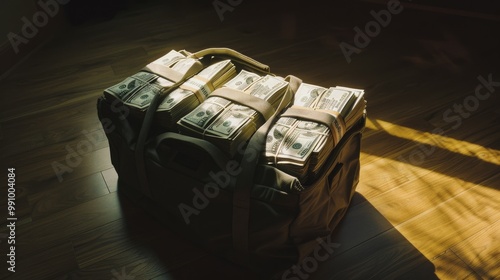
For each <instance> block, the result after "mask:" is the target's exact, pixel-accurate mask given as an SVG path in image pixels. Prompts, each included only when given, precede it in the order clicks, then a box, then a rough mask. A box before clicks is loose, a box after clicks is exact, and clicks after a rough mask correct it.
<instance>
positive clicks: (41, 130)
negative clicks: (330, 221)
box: [0, 0, 500, 280]
mask: <svg viewBox="0 0 500 280" xmlns="http://www.w3.org/2000/svg"><path fill="white" fill-rule="evenodd" d="M212 2H213V1H157V0H149V1H146V0H142V1H139V0H135V1H130V5H129V7H128V8H127V9H124V10H121V11H120V12H119V13H117V14H116V16H115V17H114V18H112V19H110V20H105V21H103V20H100V21H99V20H97V21H89V22H87V23H85V24H81V25H77V26H71V27H69V28H68V29H67V30H66V31H65V32H64V33H63V34H61V35H60V36H57V37H55V38H53V40H51V41H50V42H48V43H46V44H44V45H43V46H40V48H39V50H38V51H37V52H36V53H34V54H32V55H30V56H29V59H27V60H26V61H25V62H23V63H22V64H21V65H19V66H18V67H16V68H15V69H13V70H12V71H11V72H10V73H9V75H8V76H5V77H3V79H2V80H1V81H0V144H1V145H0V154H1V162H0V163H1V167H2V170H5V169H6V168H8V167H15V168H16V216H17V217H18V221H17V224H16V238H17V239H16V245H17V252H16V254H17V260H18V271H19V272H18V273H16V274H15V275H12V274H9V273H7V270H6V262H5V261H4V257H5V252H7V250H8V244H7V242H5V237H6V236H7V235H6V234H7V228H6V227H5V224H6V223H7V222H6V215H7V214H6V213H5V211H4V210H2V211H1V213H2V214H0V224H2V228H1V229H0V253H1V255H3V256H4V257H2V258H1V260H2V265H1V266H0V278H1V279H4V278H6V279H37V280H38V279H61V280H62V279H72V280H73V279H106V280H109V279H155V280H159V279H176V280H177V279H187V280H190V279H209V280H210V279H218V280H219V279H262V277H259V276H258V275H254V274H253V273H252V272H250V271H246V270H245V269H243V268H241V267H238V266H235V265H233V264H231V263H229V262H227V261H225V260H222V259H219V258H217V257H215V256H212V255H211V254H209V253H207V252H206V251H205V250H203V249H202V248H198V247H197V246H195V245H194V244H192V243H191V242H190V241H189V240H187V239H186V238H184V237H183V236H179V235H178V234H176V233H175V231H174V230H172V229H169V228H167V227H165V226H164V225H162V224H160V223H159V222H158V221H157V220H155V219H153V218H152V217H150V216H149V215H148V214H147V213H146V212H145V211H144V210H143V209H141V208H139V207H137V206H136V205H134V204H133V203H132V202H131V201H129V200H127V199H124V198H123V197H121V195H120V193H119V192H117V181H118V176H117V174H116V172H115V170H114V168H113V166H112V164H111V160H110V156H109V155H110V154H109V153H110V151H109V147H108V142H107V139H106V137H105V135H104V132H103V129H102V127H101V124H100V122H99V120H98V118H97V112H96V99H97V98H98V97H99V96H100V95H101V94H102V91H103V89H105V88H106V87H108V86H111V85H113V84H115V83H117V82H119V81H121V80H123V79H124V78H125V77H127V76H129V75H131V74H134V73H135V72H137V71H139V70H140V69H141V68H142V67H143V66H144V65H145V64H147V63H148V62H150V61H152V60H154V59H156V58H158V57H160V56H161V55H163V54H165V53H166V52H168V51H169V50H170V49H178V50H179V49H186V50H189V51H197V50H200V49H203V48H207V47H219V46H220V47H229V48H233V49H236V50H238V51H240V52H242V53H244V54H246V55H249V56H251V57H253V58H255V59H257V60H259V61H261V62H263V63H265V64H268V65H270V66H271V70H272V72H273V73H276V74H277V75H282V76H285V75H288V74H293V75H296V76H298V77H300V78H301V79H303V81H304V82H307V83H313V84H318V85H321V86H325V87H329V86H335V85H343V86H351V87H357V88H364V89H365V90H366V99H367V100H368V118H369V120H368V125H367V128H366V129H365V131H364V135H363V141H362V149H361V171H360V174H361V177H360V183H359V185H358V188H357V191H358V193H357V194H356V195H355V196H354V198H353V201H352V203H351V207H350V208H349V211H348V212H347V214H346V217H345V219H344V220H343V222H342V223H341V224H340V226H339V227H338V228H337V229H336V231H335V232H334V234H333V235H332V240H333V242H336V243H338V244H340V246H339V247H338V248H336V250H335V252H334V253H332V254H331V256H330V257H329V258H328V260H326V261H325V262H322V263H320V264H319V265H318V267H317V269H315V271H313V272H311V273H310V274H309V275H310V276H311V279H313V278H314V279H320V280H322V279H435V278H436V277H438V278H440V279H498V278H499V277H500V271H499V270H498V268H497V262H498V261H497V260H498V257H499V252H500V243H499V242H498V237H497V235H498V231H499V225H500V224H499V220H500V214H499V213H500V200H499V197H500V184H499V182H500V177H499V175H498V174H499V171H500V165H499V160H500V159H499V155H500V133H499V131H500V109H499V108H500V106H499V105H500V94H499V93H500V88H499V87H490V93H489V95H488V96H487V97H486V98H483V100H479V99H477V102H476V101H475V99H474V96H475V90H476V88H477V86H478V85H481V82H480V79H479V77H483V78H484V79H492V80H493V81H494V82H497V81H500V72H499V68H498V65H500V54H499V52H498V49H500V40H499V39H498V34H499V33H500V32H499V31H500V23H498V22H496V21H488V20H487V19H480V18H467V20H464V18H463V17H461V16H456V15H445V14H440V13H439V11H437V12H436V11H435V10H433V11H432V12H426V11H424V10H415V9H410V8H408V9H405V10H403V12H401V13H400V14H398V15H392V19H391V23H390V24H389V25H388V26H387V27H384V28H381V29H380V32H379V34H378V35H377V36H375V37H374V38H371V40H370V42H369V44H367V46H366V47H362V48H361V47H360V48H359V52H356V53H353V54H351V57H350V58H351V60H352V61H351V62H350V63H349V62H347V61H346V58H345V55H344V54H343V52H342V49H341V48H340V44H341V43H342V42H346V43H349V44H354V43H353V42H354V37H355V35H356V32H355V30H354V29H353V28H354V27H356V26H357V27H360V28H361V29H364V27H365V25H366V23H368V22H369V21H371V20H373V16H372V15H371V14H370V11H371V10H374V11H379V10H380V9H382V8H383V6H381V5H378V4H373V3H369V2H370V1H349V2H348V3H347V2H345V3H344V2H338V1H337V2H335V3H331V2H328V1H319V0H318V1H312V2H311V1H309V2H307V3H305V2H301V1H267V2H261V1H243V2H242V3H241V5H238V6H236V7H235V8H234V10H232V11H226V12H225V13H224V20H223V21H220V19H219V16H218V15H217V12H216V10H215V9H214V7H213V5H212ZM402 3H403V2H402ZM403 5H404V3H403ZM33 43H34V44H36V41H35V40H34V41H33ZM0 68H1V67H0ZM488 77H491V78H488ZM485 90H486V88H483V91H481V92H482V93H483V94H487V93H488V91H485ZM457 106H462V109H463V108H465V109H466V110H467V111H464V112H463V113H462V114H460V113H458V112H454V110H457V108H458V107H457ZM467 108H469V109H470V108H472V109H470V110H468V109H467ZM450 110H451V113H450ZM447 112H448V113H447ZM446 114H448V118H447V117H446V116H445V115H446ZM449 117H454V118H453V119H450V118H449ZM436 131H440V132H441V133H440V134H441V136H442V137H440V136H436ZM422 155H423V157H422ZM55 163H58V164H61V165H64V166H66V167H68V168H69V170H66V171H68V172H64V173H61V174H59V175H60V176H58V175H57V169H56V170H55V169H54V164H55ZM1 176H2V177H1V178H2V180H3V179H4V178H5V177H4V175H1ZM6 195H7V189H6V188H0V197H1V198H5V197H6ZM6 207H7V201H6V199H1V200H0V209H6ZM278 276H279V277H281V275H278ZM292 276H293V275H292ZM295 276H297V275H295ZM291 279H293V278H291ZM299 279H300V277H299Z"/></svg>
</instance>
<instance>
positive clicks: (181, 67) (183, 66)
mask: <svg viewBox="0 0 500 280" xmlns="http://www.w3.org/2000/svg"><path fill="white" fill-rule="evenodd" d="M196 62H197V60H196V59H193V58H183V59H180V60H179V61H177V63H175V64H174V66H172V67H171V68H172V69H173V70H175V71H177V72H180V73H182V74H186V73H187V71H189V70H190V69H191V67H192V66H193V64H195V63H196Z"/></svg>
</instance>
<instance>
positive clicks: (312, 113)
mask: <svg viewBox="0 0 500 280" xmlns="http://www.w3.org/2000/svg"><path fill="white" fill-rule="evenodd" d="M281 117H292V118H297V119H302V120H308V121H312V122H317V123H321V124H324V125H326V126H327V127H328V128H330V131H332V136H333V138H334V139H333V140H334V141H335V145H336V144H337V143H338V142H339V141H340V139H341V138H342V136H344V134H345V130H346V127H345V122H344V119H343V118H342V116H341V115H340V114H339V113H338V112H335V111H327V110H315V109H312V108H308V107H301V106H292V107H290V108H288V109H287V110H286V111H285V112H284V113H283V114H281Z"/></svg>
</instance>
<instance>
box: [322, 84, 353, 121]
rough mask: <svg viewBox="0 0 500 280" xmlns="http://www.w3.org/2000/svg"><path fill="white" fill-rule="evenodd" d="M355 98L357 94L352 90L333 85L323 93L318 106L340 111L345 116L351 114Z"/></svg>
mask: <svg viewBox="0 0 500 280" xmlns="http://www.w3.org/2000/svg"><path fill="white" fill-rule="evenodd" d="M355 99H356V96H355V95H354V93H353V92H352V91H347V90H341V89H337V88H334V87H331V88H329V89H328V90H327V91H326V92H325V93H323V95H322V96H321V98H320V100H319V101H318V105H317V106H316V108H318V109H323V110H330V111H335V112H338V113H340V115H341V116H342V117H344V118H345V117H346V116H347V114H349V111H350V110H351V108H352V105H353V103H354V101H355Z"/></svg>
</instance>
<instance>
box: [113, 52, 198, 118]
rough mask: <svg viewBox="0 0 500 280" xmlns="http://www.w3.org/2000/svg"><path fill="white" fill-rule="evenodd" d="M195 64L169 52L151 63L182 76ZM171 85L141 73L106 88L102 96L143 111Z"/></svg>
mask: <svg viewBox="0 0 500 280" xmlns="http://www.w3.org/2000/svg"><path fill="white" fill-rule="evenodd" d="M195 62H196V60H195V59H192V58H186V56H184V55H183V54H181V53H180V52H177V51H175V50H171V51H170V52H168V53H167V54H166V55H164V56H162V57H160V58H159V59H157V60H155V61H153V62H152V63H153V64H159V65H162V66H166V67H169V68H171V69H173V70H175V71H177V72H179V73H180V74H182V75H184V74H185V73H187V72H188V71H189V70H190V69H191V66H193V64H194V63H195ZM173 84H174V82H173V81H170V80H168V79H165V78H163V77H160V76H158V75H155V74H152V73H149V72H145V71H141V72H138V73H136V74H134V75H132V76H131V77H128V78H126V79H125V80H123V81H122V82H120V83H118V84H116V85H114V86H111V87H109V88H107V89H106V90H104V95H105V96H106V98H107V99H109V100H114V99H119V100H121V101H122V102H123V103H125V104H126V105H129V106H131V107H134V108H137V109H140V110H144V109H145V108H146V107H147V106H148V105H149V104H150V103H151V100H152V99H153V97H154V95H155V94H158V93H159V92H160V91H162V90H163V89H165V88H169V87H171V86H172V85H173Z"/></svg>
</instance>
